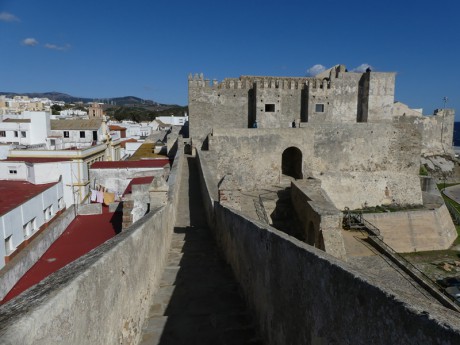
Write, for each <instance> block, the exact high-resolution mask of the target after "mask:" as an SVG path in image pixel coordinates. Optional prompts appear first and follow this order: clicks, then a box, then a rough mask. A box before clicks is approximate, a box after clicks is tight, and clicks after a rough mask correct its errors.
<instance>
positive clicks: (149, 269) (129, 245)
mask: <svg viewBox="0 0 460 345" xmlns="http://www.w3.org/2000/svg"><path fill="white" fill-rule="evenodd" d="M182 150H183V147H182V145H179V150H178V154H177V155H176V157H175V160H174V164H173V167H172V169H171V174H170V177H169V181H168V183H169V185H170V188H169V192H168V203H167V204H166V205H165V206H164V207H161V208H159V209H156V210H152V211H151V212H150V213H148V214H147V215H146V216H145V217H144V218H142V219H141V220H139V221H138V222H137V223H135V224H134V225H132V226H131V227H129V228H128V229H126V230H125V231H123V232H121V233H120V234H119V235H117V236H116V237H114V238H112V239H111V240H109V241H107V242H106V243H104V244H103V245H101V246H100V247H98V248H96V249H95V250H93V251H91V252H90V253H88V254H87V255H85V256H83V257H81V258H80V259H78V260H76V261H74V262H73V263H71V264H69V265H67V266H66V267H64V268H62V269H61V270H59V271H57V272H56V273H54V274H52V275H51V276H49V277H48V278H46V279H44V280H43V281H42V282H40V283H39V284H37V285H36V286H34V287H33V288H31V289H29V290H28V291H26V292H25V293H23V294H22V295H20V296H18V297H17V298H15V299H13V300H12V301H10V302H8V303H7V304H5V305H3V306H1V307H0V342H1V344H5V345H17V344H21V345H28V344H30V345H32V344H33V345H41V344H43V345H54V344H56V345H57V344H59V345H61V344H76V345H77V344H78V345H80V344H94V345H96V344H97V345H99V344H137V343H138V342H139V341H140V331H141V328H142V325H143V322H144V320H145V317H146V316H147V313H148V309H149V307H150V305H151V302H152V298H153V295H154V294H155V291H156V290H157V287H158V285H159V280H160V278H161V275H162V273H163V269H164V265H165V262H166V256H167V254H168V251H169V248H170V242H171V236H172V231H173V227H174V223H175V219H176V209H177V202H178V193H179V187H180V184H181V179H180V176H181V170H182V165H183V156H182Z"/></svg>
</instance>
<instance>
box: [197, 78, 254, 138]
mask: <svg viewBox="0 0 460 345" xmlns="http://www.w3.org/2000/svg"><path fill="white" fill-rule="evenodd" d="M249 87H252V85H247V84H243V85H242V84H241V82H240V84H238V83H237V82H235V81H232V82H231V83H230V82H229V83H226V82H223V83H221V84H219V85H217V84H216V85H210V83H209V80H206V81H205V80H190V79H189V94H188V98H189V99H188V103H189V112H190V114H193V118H192V116H191V117H190V133H189V135H190V137H192V138H194V139H196V140H198V141H202V140H203V139H204V138H205V137H206V135H208V133H210V132H211V129H212V128H213V127H215V126H216V124H218V126H219V127H221V128H248V127H249V123H248V121H249V120H248V112H249V109H248V108H249V102H248V91H249V90H248V88H249ZM192 124H193V125H192ZM251 126H252V124H251Z"/></svg>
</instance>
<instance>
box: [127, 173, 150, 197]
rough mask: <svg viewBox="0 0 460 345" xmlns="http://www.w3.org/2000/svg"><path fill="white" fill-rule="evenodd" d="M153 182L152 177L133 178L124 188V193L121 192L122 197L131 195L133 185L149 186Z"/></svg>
mask: <svg viewBox="0 0 460 345" xmlns="http://www.w3.org/2000/svg"><path fill="white" fill-rule="evenodd" d="M152 181H153V176H145V177H135V178H133V179H132V180H131V181H130V182H129V184H128V186H127V187H126V189H125V191H124V192H123V195H126V194H131V193H132V191H133V185H135V184H136V185H137V184H150V183H152Z"/></svg>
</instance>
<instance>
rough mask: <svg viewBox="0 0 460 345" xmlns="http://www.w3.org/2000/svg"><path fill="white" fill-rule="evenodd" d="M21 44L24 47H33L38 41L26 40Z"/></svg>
mask: <svg viewBox="0 0 460 345" xmlns="http://www.w3.org/2000/svg"><path fill="white" fill-rule="evenodd" d="M22 44H24V45H25V46H30V47H33V46H36V45H37V44H38V41H37V40H36V39H35V38H26V39H24V40H23V41H22Z"/></svg>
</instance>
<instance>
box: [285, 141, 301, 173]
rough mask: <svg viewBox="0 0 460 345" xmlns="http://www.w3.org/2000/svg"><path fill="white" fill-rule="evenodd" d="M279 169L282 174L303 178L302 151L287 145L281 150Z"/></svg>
mask: <svg viewBox="0 0 460 345" xmlns="http://www.w3.org/2000/svg"><path fill="white" fill-rule="evenodd" d="M281 171H282V173H283V175H287V176H291V177H293V178H295V179H301V178H303V175H302V151H300V150H299V149H298V148H297V147H288V148H287V149H286V150H284V152H283V156H282V159H281Z"/></svg>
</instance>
